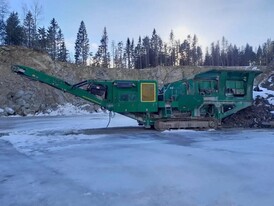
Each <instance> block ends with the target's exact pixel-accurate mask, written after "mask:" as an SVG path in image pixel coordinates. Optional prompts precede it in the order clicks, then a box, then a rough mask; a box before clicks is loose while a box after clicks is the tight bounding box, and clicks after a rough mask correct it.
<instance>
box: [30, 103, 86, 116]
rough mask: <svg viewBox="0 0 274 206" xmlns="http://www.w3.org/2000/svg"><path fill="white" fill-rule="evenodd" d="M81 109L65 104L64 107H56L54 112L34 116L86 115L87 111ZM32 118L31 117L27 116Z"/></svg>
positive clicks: (48, 111) (49, 111)
mask: <svg viewBox="0 0 274 206" xmlns="http://www.w3.org/2000/svg"><path fill="white" fill-rule="evenodd" d="M83 107H85V105H83V106H82V107H77V106H75V105H73V104H70V103H66V104H65V105H58V106H57V109H55V110H47V111H46V112H45V113H39V114H37V115H36V116H71V115H87V114H90V112H89V111H87V110H84V109H83ZM29 116H32V115H29Z"/></svg>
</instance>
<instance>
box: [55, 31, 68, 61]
mask: <svg viewBox="0 0 274 206" xmlns="http://www.w3.org/2000/svg"><path fill="white" fill-rule="evenodd" d="M67 58H68V51H67V48H66V44H65V40H64V35H63V33H62V30H61V29H59V30H58V35H57V60H58V61H61V62H67Z"/></svg>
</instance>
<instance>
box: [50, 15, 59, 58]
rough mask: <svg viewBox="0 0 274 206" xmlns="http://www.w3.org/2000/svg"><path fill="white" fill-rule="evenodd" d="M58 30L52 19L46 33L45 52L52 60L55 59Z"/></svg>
mask: <svg viewBox="0 0 274 206" xmlns="http://www.w3.org/2000/svg"><path fill="white" fill-rule="evenodd" d="M59 29H60V28H59V26H58V23H57V22H56V20H55V18H53V19H52V20H51V22H50V26H49V28H48V31H47V43H48V44H47V50H48V54H49V55H50V57H51V58H52V59H53V60H56V59H57V53H58V31H59Z"/></svg>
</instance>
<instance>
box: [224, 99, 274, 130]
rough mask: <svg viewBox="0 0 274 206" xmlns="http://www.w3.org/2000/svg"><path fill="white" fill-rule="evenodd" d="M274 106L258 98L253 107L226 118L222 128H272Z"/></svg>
mask: <svg viewBox="0 0 274 206" xmlns="http://www.w3.org/2000/svg"><path fill="white" fill-rule="evenodd" d="M273 110H274V107H273V105H271V104H269V102H268V101H267V100H266V99H264V98H262V97H257V98H256V99H255V101H254V103H253V105H252V106H250V107H248V108H246V109H243V110H241V111H239V112H237V113H236V114H232V115H231V116H229V117H227V118H225V119H224V120H223V121H222V127H229V128H231V127H243V128H267V127H272V125H271V124H272V123H271V122H272V121H273V114H272V113H271V111H273Z"/></svg>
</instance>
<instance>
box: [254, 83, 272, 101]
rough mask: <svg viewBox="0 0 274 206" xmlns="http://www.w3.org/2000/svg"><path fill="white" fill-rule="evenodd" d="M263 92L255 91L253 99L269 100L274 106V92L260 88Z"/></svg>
mask: <svg viewBox="0 0 274 206" xmlns="http://www.w3.org/2000/svg"><path fill="white" fill-rule="evenodd" d="M259 89H260V90H261V91H253V99H256V97H262V98H264V99H267V101H268V102H269V104H272V105H274V91H272V90H268V89H266V88H263V87H259Z"/></svg>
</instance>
